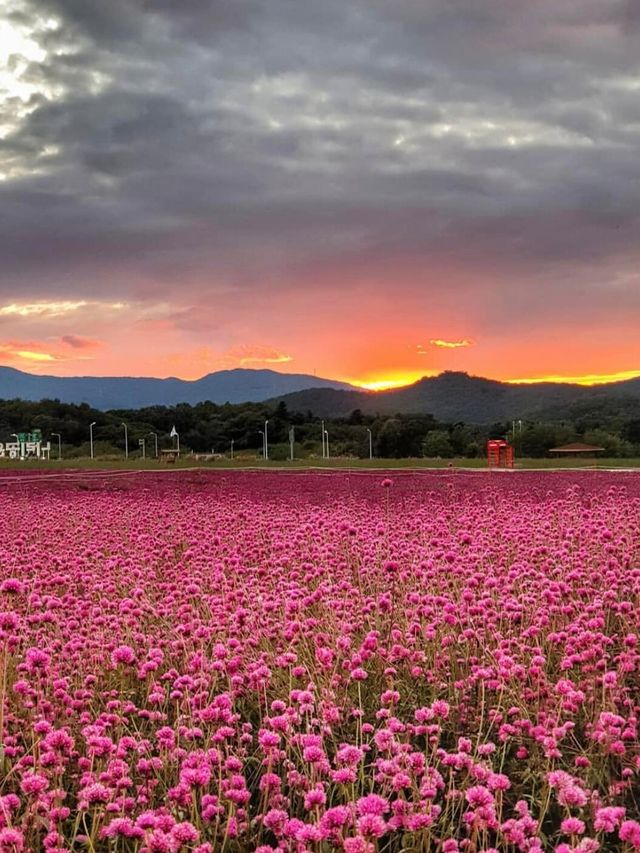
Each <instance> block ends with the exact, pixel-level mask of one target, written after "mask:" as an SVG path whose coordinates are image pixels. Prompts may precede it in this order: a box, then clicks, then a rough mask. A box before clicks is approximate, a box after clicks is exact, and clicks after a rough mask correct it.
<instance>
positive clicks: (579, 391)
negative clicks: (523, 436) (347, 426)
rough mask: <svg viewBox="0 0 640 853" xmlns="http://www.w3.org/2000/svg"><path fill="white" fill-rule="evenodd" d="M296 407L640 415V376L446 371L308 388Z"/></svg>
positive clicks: (328, 411)
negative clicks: (391, 383) (531, 376)
mask: <svg viewBox="0 0 640 853" xmlns="http://www.w3.org/2000/svg"><path fill="white" fill-rule="evenodd" d="M280 400H283V401H284V402H285V403H286V405H287V407H288V408H289V409H290V410H291V411H300V412H311V413H312V414H314V415H316V416H319V417H327V418H329V417H344V416H347V415H349V414H350V413H351V412H353V410H354V409H360V410H361V411H362V412H363V413H364V414H379V415H393V414H419V413H421V414H426V413H428V414H431V415H433V416H434V417H435V418H436V419H437V420H439V421H444V422H457V421H464V422H465V423H475V424H490V423H495V422H497V421H506V420H512V419H514V418H516V419H517V418H539V419H549V420H561V419H563V418H566V417H569V416H570V414H571V411H572V409H574V408H575V407H580V408H581V409H582V410H583V412H584V411H588V410H589V407H590V406H593V407H597V408H598V409H602V407H603V406H604V407H605V408H606V407H614V406H615V407H618V408H620V404H621V403H623V402H624V404H625V405H624V408H625V411H626V412H627V413H632V414H633V415H634V416H637V417H639V418H640V377H639V378H637V379H627V380H625V381H623V382H612V383H608V384H605V385H592V386H584V385H574V384H569V383H559V382H537V383H534V384H517V385H515V384H510V383H507V382H498V381H497V380H493V379H483V378H482V377H477V376H469V375H468V374H467V373H458V372H445V373H441V374H440V375H439V376H434V377H424V378H423V379H420V380H419V381H418V382H415V383H414V384H413V385H406V386H404V387H402V388H396V389H393V390H389V391H376V392H373V391H362V390H359V389H358V390H354V389H350V390H338V391H336V390H334V389H326V388H324V389H319V388H318V389H316V388H314V389H308V390H305V391H298V392H296V393H294V394H287V395H284V396H282V397H280V398H278V402H279V401H280Z"/></svg>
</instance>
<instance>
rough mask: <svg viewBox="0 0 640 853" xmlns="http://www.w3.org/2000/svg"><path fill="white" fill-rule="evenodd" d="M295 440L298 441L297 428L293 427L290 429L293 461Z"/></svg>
mask: <svg viewBox="0 0 640 853" xmlns="http://www.w3.org/2000/svg"><path fill="white" fill-rule="evenodd" d="M295 441H296V428H295V427H291V429H290V430H289V445H290V449H291V461H292V462H293V450H294V445H295Z"/></svg>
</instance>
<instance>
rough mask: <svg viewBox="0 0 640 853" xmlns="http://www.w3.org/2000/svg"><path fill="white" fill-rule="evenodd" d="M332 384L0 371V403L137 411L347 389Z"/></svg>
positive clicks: (271, 378) (309, 379) (270, 377)
mask: <svg viewBox="0 0 640 853" xmlns="http://www.w3.org/2000/svg"><path fill="white" fill-rule="evenodd" d="M352 387H353V386H351V385H348V384H347V383H345V382H337V381H334V380H332V379H322V378H319V377H317V376H307V375H306V374H297V373H278V372H276V371H275V370H245V369H241V368H239V369H237V370H220V371H218V372H216V373H209V374H207V375H206V376H203V377H201V378H200V379H195V380H192V381H190V380H185V379H176V378H174V377H171V378H169V379H154V378H151V377H129V376H117V377H115V376H35V375H34V374H32V373H25V372H23V371H21V370H16V369H15V368H13V367H0V399H4V400H13V399H21V400H32V401H38V400H45V399H48V400H60V402H62V403H88V404H89V405H90V406H91V407H92V408H94V409H102V410H104V411H106V410H108V409H140V408H144V407H145V406H156V405H158V406H175V405H177V404H178V403H191V404H192V405H193V404H194V403H201V402H203V401H205V400H210V401H211V402H212V403H261V402H262V401H264V400H268V399H270V398H272V397H277V396H280V395H282V394H289V393H292V392H296V391H301V390H303V389H306V388H319V389H322V388H324V389H332V390H335V389H349V388H352Z"/></svg>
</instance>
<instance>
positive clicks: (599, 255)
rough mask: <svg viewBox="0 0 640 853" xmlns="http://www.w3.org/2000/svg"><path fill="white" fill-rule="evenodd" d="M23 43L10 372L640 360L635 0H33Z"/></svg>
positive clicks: (605, 374) (373, 374)
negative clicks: (562, 0)
mask: <svg viewBox="0 0 640 853" xmlns="http://www.w3.org/2000/svg"><path fill="white" fill-rule="evenodd" d="M0 36H2V39H1V45H2V46H1V47H0V57H2V58H3V59H4V66H3V68H2V69H0V101H2V103H3V117H2V120H1V121H0V138H1V139H2V148H1V150H0V197H1V198H2V200H3V228H2V229H1V230H0V252H1V254H2V258H3V264H2V267H1V268H0V364H3V365H7V366H13V367H16V368H19V369H24V370H26V371H30V372H33V373H36V374H40V373H43V372H47V373H50V374H52V375H60V376H65V375H66V376H69V375H109V376H125V375H136V376H156V377H163V376H165V377H166V376H178V377H182V378H185V379H187V378H188V379H193V378H197V377H199V376H203V375H205V374H207V373H210V372H215V371H218V370H221V369H228V368H235V367H250V368H260V367H271V368H275V369H277V370H279V371H283V372H297V373H308V374H311V375H313V374H314V372H315V373H317V374H318V375H323V376H329V377H332V378H336V379H339V380H344V381H348V382H350V383H353V384H357V385H359V386H362V387H368V388H374V389H381V388H389V387H399V386H401V385H405V384H409V383H411V382H412V381H415V380H416V379H418V378H420V377H421V376H430V375H437V374H439V373H441V372H442V371H446V370H452V371H466V372H468V373H470V374H473V375H476V376H484V377H489V378H492V379H497V380H499V381H504V382H515V383H518V382H519V383H529V382H535V381H563V380H567V381H572V382H579V383H581V384H598V383H603V382H607V381H616V380H621V379H624V378H628V377H629V376H635V375H638V374H640V336H639V335H638V328H639V327H640V272H639V271H640V263H639V262H640V215H639V211H640V184H639V183H638V181H637V177H636V174H637V163H638V155H639V154H640V132H639V127H640V126H639V125H638V123H637V116H636V113H637V106H636V99H637V91H638V80H640V51H638V49H637V48H638V45H639V38H640V15H638V12H637V4H634V3H632V2H630V0H603V2H593V0H575V2H571V3H569V4H562V5H560V6H559V5H557V4H554V3H552V2H550V0H543V2H541V3H539V4H524V3H519V2H517V3H505V2H504V0H486V2H484V3H482V4H481V5H480V6H479V5H478V4H477V3H476V2H472V0H429V2H427V3H423V2H417V0H399V1H398V2H397V3H393V4H385V3H382V2H379V0H371V2H369V0H348V2H347V3H344V2H338V0H326V2H325V3H323V4H321V5H320V6H318V4H315V3H311V2H310V0H299V1H298V2H296V3H295V4H292V3H291V2H289V0H274V2H270V3H267V2H265V0H238V2H237V3H233V4H226V3H220V2H218V0H202V2H201V0H197V2H196V1H195V0H194V2H191V0H187V1H186V2H184V3H180V4H174V3H172V2H170V0H158V2H157V3H139V2H137V0H118V2H116V3H114V4H109V5H108V6H105V5H104V4H99V3H97V2H96V0H87V2H86V3H83V4H82V8H80V7H79V6H78V4H76V3H74V2H71V0H16V2H15V3H13V4H12V5H11V8H8V9H7V11H6V15H4V16H3V19H2V23H1V29H0ZM133 45H135V50H132V49H131V48H132V46H133Z"/></svg>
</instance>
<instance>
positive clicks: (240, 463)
mask: <svg viewBox="0 0 640 853" xmlns="http://www.w3.org/2000/svg"><path fill="white" fill-rule="evenodd" d="M449 467H452V468H466V469H477V470H487V462H486V460H485V459H340V458H336V459H329V460H326V459H313V458H312V459H295V460H293V461H290V460H285V461H280V460H268V461H267V462H265V461H263V460H262V459H256V458H255V457H252V456H241V457H237V458H236V459H233V460H232V459H214V460H209V461H205V460H197V459H195V458H193V457H191V456H183V457H182V458H181V459H180V460H178V461H177V462H176V463H175V464H173V465H168V464H166V463H165V462H161V461H158V460H155V459H144V460H143V459H140V458H129V459H124V458H122V459H114V458H110V457H105V458H96V459H89V458H86V457H79V458H70V459H62V460H57V459H52V460H49V461H48V462H39V461H37V460H35V459H34V460H25V461H23V462H21V461H20V460H17V459H0V472H2V471H36V470H38V471H40V470H47V471H61V470H65V471H68V470H86V471H104V470H105V469H106V470H114V471H126V470H135V471H153V470H161V471H171V470H180V469H186V468H203V469H211V470H229V469H231V470H234V469H235V470H242V469H260V470H268V469H278V470H282V469H285V470H304V469H326V470H354V469H356V470H357V469H362V470H391V469H445V470H446V469H448V468H449ZM567 468H570V469H577V470H578V469H587V470H593V469H611V468H613V469H615V468H639V469H640V458H638V459H604V458H602V459H576V458H573V459H572V458H569V459H550V458H548V459H519V460H518V461H517V463H516V469H518V470H539V469H542V470H554V469H567Z"/></svg>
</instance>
